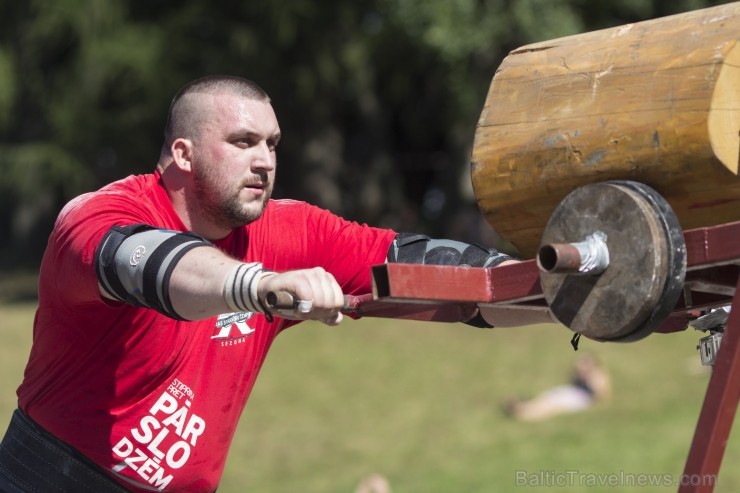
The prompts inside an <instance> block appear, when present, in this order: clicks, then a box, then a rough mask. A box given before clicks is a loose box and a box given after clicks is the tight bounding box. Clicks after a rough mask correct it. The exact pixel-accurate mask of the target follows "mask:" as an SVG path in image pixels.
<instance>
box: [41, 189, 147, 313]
mask: <svg viewBox="0 0 740 493" xmlns="http://www.w3.org/2000/svg"><path fill="white" fill-rule="evenodd" d="M152 222H153V218H152V217H151V216H150V215H149V214H147V208H146V207H142V206H141V203H137V198H136V197H135V196H134V197H132V196H131V195H129V194H125V193H119V192H93V193H89V194H85V195H82V196H80V197H77V198H76V199H73V200H72V201H71V202H69V203H68V204H67V205H66V206H65V207H64V208H63V209H62V211H61V212H60V213H59V216H58V217H57V221H56V223H55V225H54V230H53V231H52V234H51V236H50V239H49V245H48V247H47V252H46V254H45V258H44V262H43V263H42V269H49V270H51V272H46V273H45V274H47V275H46V276H44V278H45V279H49V280H51V282H52V286H47V287H51V288H53V289H55V291H56V294H57V295H58V296H59V297H60V298H61V299H62V300H63V301H64V302H65V303H67V304H71V305H76V304H84V303H91V302H100V301H102V300H103V298H102V297H101V295H100V291H99V289H98V279H97V275H96V274H95V251H96V249H97V247H98V244H99V243H100V240H101V239H102V238H103V236H104V235H105V233H106V232H107V231H108V229H110V227H111V226H113V225H128V224H135V223H148V224H152Z"/></svg>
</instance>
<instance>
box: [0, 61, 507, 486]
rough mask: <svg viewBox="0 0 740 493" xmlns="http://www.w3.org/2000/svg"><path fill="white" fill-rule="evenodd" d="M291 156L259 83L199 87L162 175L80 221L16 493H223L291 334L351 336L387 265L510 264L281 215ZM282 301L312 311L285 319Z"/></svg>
mask: <svg viewBox="0 0 740 493" xmlns="http://www.w3.org/2000/svg"><path fill="white" fill-rule="evenodd" d="M279 141H280V128H279V125H278V122H277V118H276V117H275V113H274V111H273V109H272V106H271V104H270V100H269V98H268V96H267V95H266V94H265V93H264V91H262V89H260V88H259V87H258V86H257V85H256V84H254V83H252V82H250V81H247V80H244V79H240V78H236V77H228V76H215V77H207V78H204V79H199V80H197V81H194V82H192V83H190V84H188V85H187V86H185V87H184V88H183V89H182V90H181V91H180V92H179V93H178V94H177V95H176V97H175V98H174V100H173V103H172V106H171V108H170V113H169V118H168V123H167V127H166V131H165V142H164V145H163V147H162V152H161V155H160V159H159V162H158V164H157V168H156V171H155V172H154V173H152V174H147V175H140V176H129V177H128V178H125V179H123V180H120V181H117V182H115V183H112V184H110V185H108V186H106V187H104V188H102V189H100V190H98V191H96V192H92V193H88V194H84V195H82V196H80V197H77V198H76V199H74V200H72V201H71V202H70V203H68V204H67V205H66V206H65V207H64V209H63V210H62V211H61V213H60V214H59V217H58V219H57V222H56V224H55V227H54V230H53V231H52V233H51V236H50V238H49V244H48V247H47V250H46V252H45V255H44V258H43V260H42V265H41V270H40V280H39V307H38V311H37V314H36V319H35V323H34V337H33V346H32V349H31V354H30V357H29V361H28V365H27V367H26V371H25V376H24V380H23V382H22V384H21V385H20V387H19V389H18V401H19V409H18V410H17V411H16V412H15V413H14V415H13V418H12V420H11V424H10V426H9V428H8V431H7V433H6V435H5V438H4V439H3V442H2V444H0V490H2V491H9V492H16V491H75V492H80V491H91V492H106V491H190V492H207V491H214V490H215V489H216V487H217V486H218V482H219V480H220V477H221V474H222V471H223V467H224V464H225V461H226V455H227V451H228V448H229V445H230V443H231V440H232V438H233V434H234V431H235V429H236V426H237V422H238V419H239V416H240V414H241V412H242V409H243V408H244V406H245V404H246V401H247V398H248V396H249V394H250V391H251V389H252V387H253V385H254V382H255V379H256V377H257V374H258V372H259V369H260V367H261V366H262V363H263V361H264V359H265V356H266V354H267V351H268V349H269V348H270V345H271V343H272V341H273V340H274V338H275V337H276V335H277V334H278V333H279V332H280V331H282V330H283V329H285V328H287V327H289V326H291V325H294V324H296V323H298V322H299V321H301V320H319V321H322V322H324V323H326V324H329V325H335V324H338V323H340V322H341V320H342V313H341V311H340V309H341V307H342V304H343V299H344V298H343V295H344V294H364V293H367V292H370V290H371V281H370V267H371V266H372V265H376V264H379V263H383V262H385V261H399V262H417V263H457V264H467V265H475V266H494V265H498V264H500V263H502V262H505V261H511V259H510V258H509V257H507V256H506V255H503V254H500V253H498V252H496V251H495V250H486V249H483V248H481V247H478V246H474V245H466V244H462V243H459V242H452V241H446V240H431V239H429V238H428V237H425V236H422V235H408V234H396V233H395V232H393V231H390V230H386V229H379V228H372V227H369V226H367V225H360V224H357V223H353V222H349V221H346V220H344V219H341V218H339V217H337V216H335V215H333V214H331V213H329V212H327V211H325V210H322V209H319V208H317V207H314V206H311V205H308V204H306V203H303V202H297V201H291V200H271V199H270V195H271V192H272V188H273V184H274V180H275V169H276V157H275V148H276V146H277V145H278V142H279ZM280 291H285V292H288V293H290V294H292V295H293V296H294V297H295V299H298V300H303V302H302V303H301V304H300V305H297V307H296V308H292V309H287V310H278V311H277V312H276V313H272V312H271V310H270V309H269V308H268V307H267V306H266V304H265V295H266V294H267V293H268V292H280ZM480 323H481V320H480V318H478V320H477V321H471V324H480Z"/></svg>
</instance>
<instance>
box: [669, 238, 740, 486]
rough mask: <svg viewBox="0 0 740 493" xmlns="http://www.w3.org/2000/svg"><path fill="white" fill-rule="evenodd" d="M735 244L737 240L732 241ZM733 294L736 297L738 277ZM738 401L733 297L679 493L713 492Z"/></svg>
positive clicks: (739, 315)
mask: <svg viewBox="0 0 740 493" xmlns="http://www.w3.org/2000/svg"><path fill="white" fill-rule="evenodd" d="M736 240H737V239H736ZM736 293H740V277H739V278H738V281H737V287H736ZM738 400H740V294H736V295H735V299H734V302H733V303H732V311H731V312H730V317H729V318H728V320H727V326H726V327H725V332H724V334H723V336H722V344H721V345H720V348H719V353H718V354H717V361H716V362H715V364H714V369H713V370H712V377H711V378H710V379H709V385H708V386H707V393H706V394H705V396H704V404H703V405H702V409H701V413H700V414H699V422H698V424H697V425H696V431H695V432H694V438H693V441H692V444H691V450H690V451H689V456H688V458H687V459H686V467H685V468H684V475H683V476H682V478H681V480H682V482H685V484H682V485H681V486H680V487H679V490H678V491H679V493H709V492H711V491H713V490H714V486H715V484H716V480H717V475H718V474H719V468H720V464H721V463H722V456H723V455H724V453H725V447H726V445H727V439H728V438H729V436H730V431H731V428H732V422H733V420H734V419H735V412H736V410H737V405H738Z"/></svg>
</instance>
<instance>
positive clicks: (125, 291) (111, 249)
mask: <svg viewBox="0 0 740 493" xmlns="http://www.w3.org/2000/svg"><path fill="white" fill-rule="evenodd" d="M208 245H211V243H209V242H208V241H207V240H205V239H203V238H201V237H200V236H198V235H196V234H193V233H183V232H179V231H172V230H165V229H157V228H154V227H153V226H149V225H146V224H133V225H130V226H113V227H111V228H110V229H109V230H108V232H107V233H106V234H105V236H104V237H103V239H102V240H101V242H100V244H99V245H98V248H97V250H96V253H95V272H96V274H97V277H98V282H99V283H100V285H101V286H102V289H103V290H104V291H105V293H106V294H107V295H109V296H110V297H111V298H113V299H116V300H118V301H122V302H124V303H128V304H130V305H135V306H143V307H147V308H151V309H154V310H157V311H158V312H160V313H163V314H164V315H167V316H168V317H171V318H174V319H177V320H183V318H182V317H180V316H179V315H178V314H177V313H176V312H175V310H174V308H173V307H172V302H171V300H170V293H169V282H170V276H171V275H172V271H173V270H174V269H175V266H176V265H177V263H178V262H179V261H180V259H181V258H182V257H183V255H185V253H187V252H188V251H190V250H191V249H193V248H195V247H198V246H208Z"/></svg>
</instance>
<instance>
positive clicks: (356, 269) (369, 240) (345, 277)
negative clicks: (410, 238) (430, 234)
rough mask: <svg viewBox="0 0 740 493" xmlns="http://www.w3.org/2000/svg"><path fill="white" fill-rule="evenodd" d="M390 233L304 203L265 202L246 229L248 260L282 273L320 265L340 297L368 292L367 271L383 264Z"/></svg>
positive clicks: (390, 239) (368, 276) (370, 288)
mask: <svg viewBox="0 0 740 493" xmlns="http://www.w3.org/2000/svg"><path fill="white" fill-rule="evenodd" d="M395 236H396V233H395V232H394V231H392V230H389V229H383V228H375V227H371V226H368V225H366V224H359V223H357V222H353V221H348V220H345V219H343V218H341V217H339V216H337V215H335V214H333V213H332V212H330V211H327V210H325V209H321V208H319V207H316V206H312V205H309V204H306V203H305V202H299V201H293V200H278V201H273V202H271V204H270V206H269V207H268V209H267V211H266V214H265V215H264V217H263V218H262V219H261V220H260V221H258V223H257V224H255V225H254V227H252V228H250V232H249V238H250V239H249V241H250V243H251V244H250V248H249V250H250V253H251V257H252V258H250V259H249V260H250V261H261V262H263V263H264V265H265V267H267V268H269V269H272V270H275V271H278V272H284V271H287V270H293V269H303V268H311V267H323V268H324V269H326V271H328V272H330V273H331V274H332V275H333V276H334V277H335V278H336V280H337V282H338V283H339V284H340V286H342V291H343V292H344V293H345V294H352V295H359V294H366V293H369V292H371V291H372V281H371V267H372V266H373V265H377V264H382V263H384V262H385V259H386V256H387V254H388V248H389V247H390V245H391V242H392V241H393V238H395Z"/></svg>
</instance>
